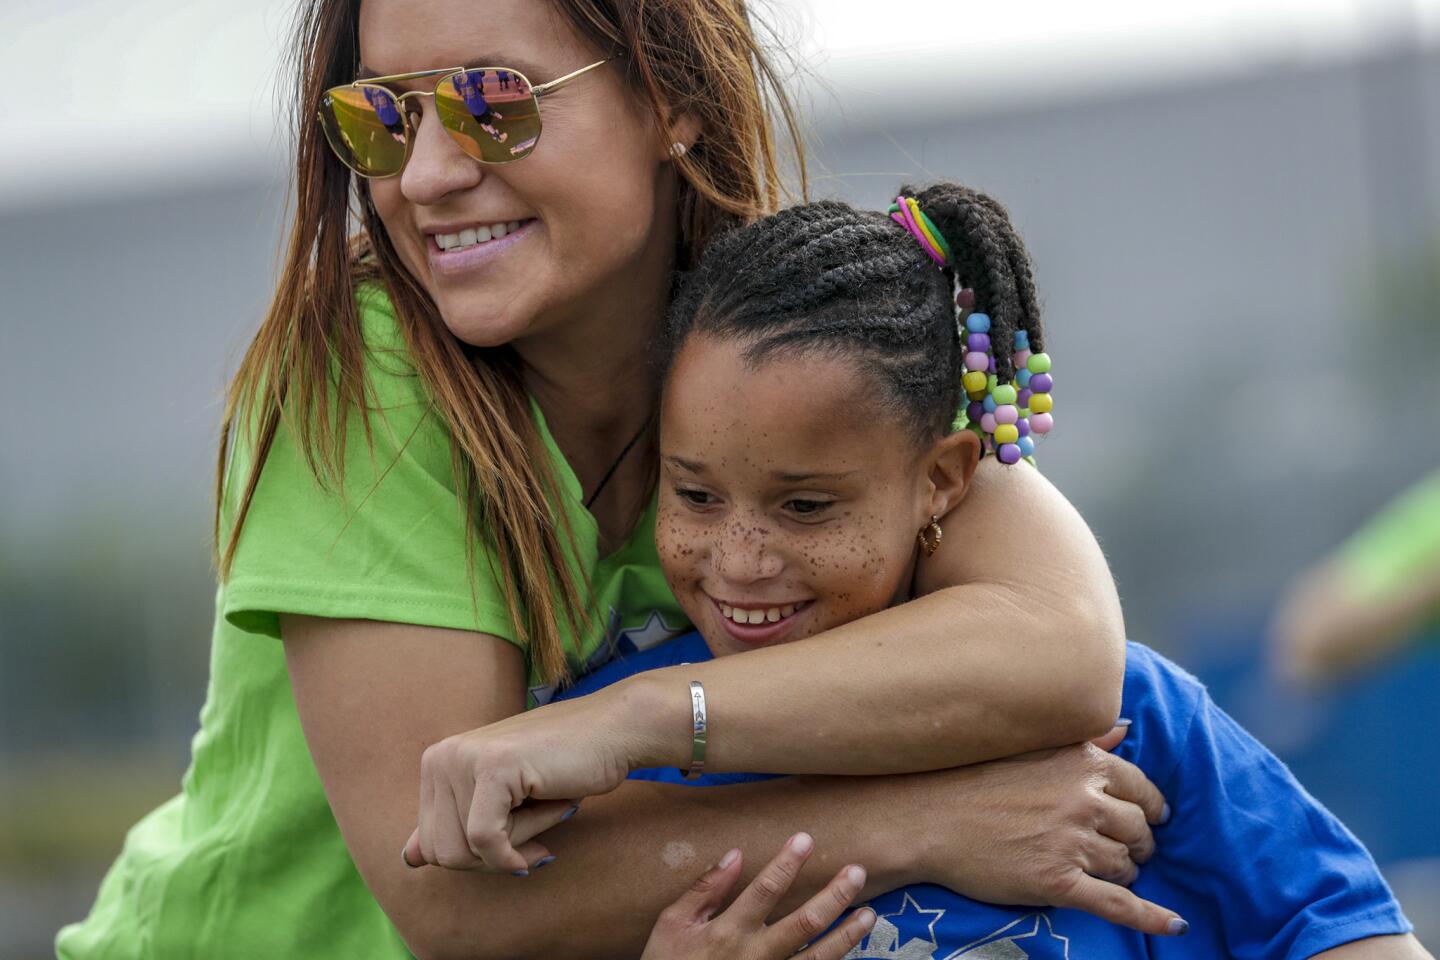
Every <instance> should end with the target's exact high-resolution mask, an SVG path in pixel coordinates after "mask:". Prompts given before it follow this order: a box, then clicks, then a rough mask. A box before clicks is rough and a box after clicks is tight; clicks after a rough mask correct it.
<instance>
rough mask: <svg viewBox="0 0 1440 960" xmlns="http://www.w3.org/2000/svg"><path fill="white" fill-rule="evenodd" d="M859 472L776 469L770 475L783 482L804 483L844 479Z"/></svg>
mask: <svg viewBox="0 0 1440 960" xmlns="http://www.w3.org/2000/svg"><path fill="white" fill-rule="evenodd" d="M859 472H860V471H858V470H840V471H836V472H835V473H817V472H814V471H809V472H806V473H781V472H780V471H775V472H773V473H771V474H770V476H772V477H774V478H775V479H776V480H779V481H780V482H781V483H804V482H805V481H807V480H830V481H835V480H844V479H846V478H848V477H853V476H855V474H857V473H859Z"/></svg>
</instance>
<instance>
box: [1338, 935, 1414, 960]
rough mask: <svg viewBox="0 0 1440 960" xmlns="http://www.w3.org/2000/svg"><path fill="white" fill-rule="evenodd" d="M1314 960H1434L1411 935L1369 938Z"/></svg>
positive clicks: (1348, 944) (1346, 945)
mask: <svg viewBox="0 0 1440 960" xmlns="http://www.w3.org/2000/svg"><path fill="white" fill-rule="evenodd" d="M1314 960H1435V958H1434V957H1432V956H1431V955H1430V951H1428V950H1426V949H1425V948H1424V947H1422V946H1421V945H1420V941H1419V940H1416V939H1415V938H1414V937H1413V936H1412V935H1410V934H1408V933H1407V934H1406V935H1405V936H1403V937H1370V938H1369V939H1366V940H1356V941H1355V942H1354V943H1347V944H1345V946H1343V947H1336V948H1335V949H1334V950H1326V951H1325V952H1324V953H1317V954H1315V958H1314Z"/></svg>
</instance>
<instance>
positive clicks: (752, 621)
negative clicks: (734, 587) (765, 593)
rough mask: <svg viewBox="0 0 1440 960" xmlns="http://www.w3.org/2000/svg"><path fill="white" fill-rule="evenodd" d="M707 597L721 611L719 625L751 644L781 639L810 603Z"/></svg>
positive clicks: (788, 632)
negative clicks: (774, 602)
mask: <svg viewBox="0 0 1440 960" xmlns="http://www.w3.org/2000/svg"><path fill="white" fill-rule="evenodd" d="M710 599H711V601H712V602H713V603H714V604H715V606H716V607H717V608H718V609H719V611H720V625H721V626H723V627H724V628H725V632H726V633H728V634H730V636H732V637H734V638H735V639H736V640H738V641H740V642H741V643H743V644H748V645H749V646H752V647H764V646H768V645H770V644H772V643H784V642H785V640H786V639H789V637H788V635H789V634H790V632H791V631H792V630H793V629H794V628H795V626H796V624H797V623H798V622H799V621H800V618H801V617H802V616H803V615H804V613H805V611H806V610H807V609H809V607H810V601H809V600H802V601H800V602H798V603H794V602H792V603H779V604H764V603H735V604H729V603H725V602H724V601H721V600H716V599H715V598H714V597H711V598H710Z"/></svg>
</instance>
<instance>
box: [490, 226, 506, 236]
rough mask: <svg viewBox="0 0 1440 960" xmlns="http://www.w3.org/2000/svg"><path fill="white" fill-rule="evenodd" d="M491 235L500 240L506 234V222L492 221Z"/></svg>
mask: <svg viewBox="0 0 1440 960" xmlns="http://www.w3.org/2000/svg"><path fill="white" fill-rule="evenodd" d="M490 236H491V237H493V238H495V239H496V240H499V239H500V238H501V237H503V236H505V224H503V223H492V224H491V225H490Z"/></svg>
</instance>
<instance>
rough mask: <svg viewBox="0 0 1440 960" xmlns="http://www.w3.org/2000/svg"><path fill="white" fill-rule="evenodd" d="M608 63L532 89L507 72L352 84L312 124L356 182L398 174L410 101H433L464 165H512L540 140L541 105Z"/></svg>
mask: <svg viewBox="0 0 1440 960" xmlns="http://www.w3.org/2000/svg"><path fill="white" fill-rule="evenodd" d="M614 59H615V57H606V58H605V59H604V60H597V61H595V62H594V63H592V64H590V65H589V66H585V67H581V68H580V69H579V70H576V71H574V72H573V73H567V74H565V76H563V77H558V78H556V79H554V80H551V81H550V82H549V83H542V84H540V85H538V86H535V85H532V84H531V83H530V80H529V79H528V78H527V77H526V76H525V74H523V73H521V72H520V71H519V70H514V69H511V68H510V67H446V68H444V69H442V70H422V71H420V72H418V73H400V74H395V75H394V76H389V77H373V78H367V79H365V80H356V81H355V82H354V83H347V84H344V85H342V86H338V87H331V88H330V89H329V90H326V91H325V92H324V93H323V94H322V95H321V97H320V108H319V110H318V111H317V114H316V116H317V119H318V120H319V121H320V126H321V128H322V129H323V130H324V131H325V139H326V140H327V141H328V142H329V143H330V148H331V149H332V150H334V151H335V155H336V156H337V157H339V158H340V161H341V162H342V163H344V164H345V166H347V167H349V168H350V169H351V170H353V171H354V172H355V173H356V174H357V175H358V176H361V177H367V178H370V179H376V180H378V179H383V178H385V177H393V176H397V175H398V174H399V173H400V171H401V170H403V169H405V162H406V161H407V160H409V159H410V149H411V147H412V145H413V144H414V139H415V123H416V119H415V110H414V109H413V108H410V109H407V107H406V104H405V101H406V100H408V99H410V98H412V97H416V98H418V97H433V98H434V99H435V115H436V116H437V117H438V118H439V120H440V124H441V126H443V127H444V128H445V131H446V132H447V133H449V134H450V138H451V139H452V140H454V141H455V143H456V144H457V145H458V146H459V147H460V149H461V150H464V151H465V153H467V154H468V155H470V156H471V157H474V158H475V159H476V160H478V161H480V162H481V163H490V164H495V163H512V162H514V161H516V160H519V159H522V158H523V157H528V156H529V155H530V153H531V152H532V151H533V150H534V149H535V144H536V143H538V142H539V140H540V98H541V97H544V96H546V95H548V94H551V93H554V92H555V91H556V90H558V89H559V88H560V87H561V86H562V85H564V84H566V83H569V82H570V81H571V80H574V79H575V78H577V77H579V76H582V75H584V74H586V73H589V72H590V71H591V70H594V69H595V68H596V67H600V66H603V65H604V64H607V63H609V62H610V61H611V60H614ZM430 77H434V78H435V87H434V89H433V90H411V91H408V92H406V93H398V94H397V93H396V92H395V91H394V90H393V89H391V88H390V87H388V86H386V84H394V83H403V82H405V81H407V80H424V79H428V78H430Z"/></svg>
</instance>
